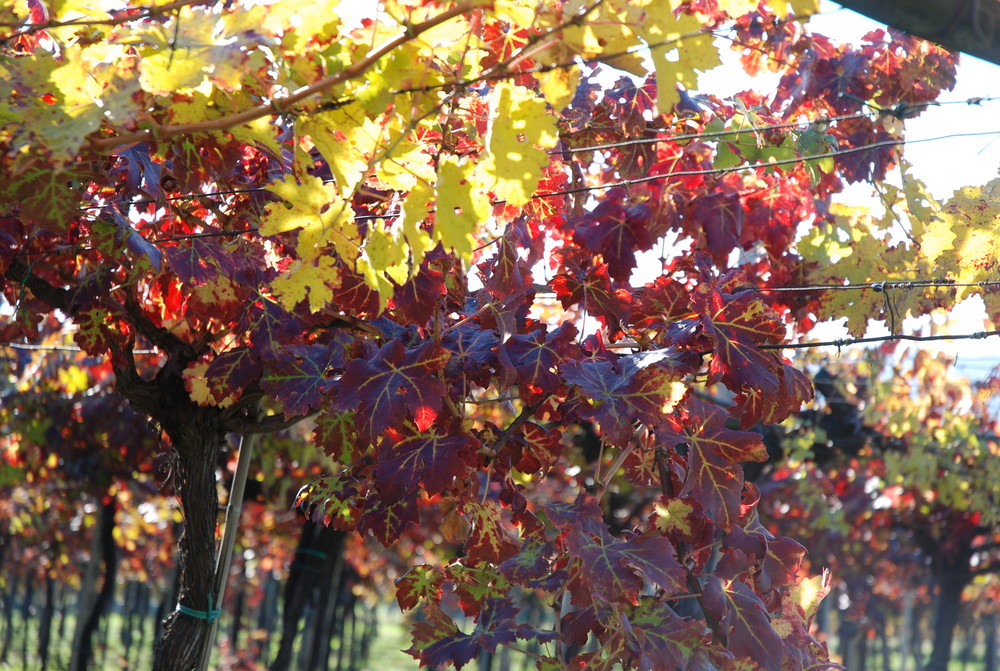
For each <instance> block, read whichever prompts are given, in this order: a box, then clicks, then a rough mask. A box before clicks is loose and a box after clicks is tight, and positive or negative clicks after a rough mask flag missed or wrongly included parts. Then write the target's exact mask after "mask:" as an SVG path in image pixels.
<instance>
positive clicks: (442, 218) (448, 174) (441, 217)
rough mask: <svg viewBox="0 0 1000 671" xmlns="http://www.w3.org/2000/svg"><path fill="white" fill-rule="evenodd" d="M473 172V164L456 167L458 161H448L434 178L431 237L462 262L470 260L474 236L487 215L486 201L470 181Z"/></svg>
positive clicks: (450, 158)
mask: <svg viewBox="0 0 1000 671" xmlns="http://www.w3.org/2000/svg"><path fill="white" fill-rule="evenodd" d="M474 169H475V164H474V163H471V162H467V163H465V164H464V165H459V163H458V159H456V158H454V157H449V158H447V159H445V160H444V161H442V162H441V165H440V172H439V174H438V183H437V209H436V213H435V215H434V237H435V239H437V240H440V241H441V243H442V244H443V245H444V246H445V248H446V249H454V250H455V252H456V253H457V254H458V255H459V256H461V257H462V258H463V259H469V258H471V256H472V248H473V246H474V245H475V242H476V232H477V231H479V229H480V227H481V226H482V225H483V224H485V223H486V220H487V219H488V218H489V216H490V212H491V207H490V201H489V198H488V197H487V195H486V194H485V193H483V192H482V191H481V190H480V188H479V185H478V184H477V182H476V180H475V178H474V177H473V171H474Z"/></svg>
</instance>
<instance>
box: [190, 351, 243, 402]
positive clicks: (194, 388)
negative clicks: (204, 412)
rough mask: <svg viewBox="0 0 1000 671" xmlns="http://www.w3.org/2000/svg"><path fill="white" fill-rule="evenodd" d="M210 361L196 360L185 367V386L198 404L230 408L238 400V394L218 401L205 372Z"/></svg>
mask: <svg viewBox="0 0 1000 671" xmlns="http://www.w3.org/2000/svg"><path fill="white" fill-rule="evenodd" d="M209 365H210V364H209V362H208V361H195V362H194V363H190V364H188V366H187V368H185V369H184V374H183V377H184V387H185V388H186V389H187V392H188V394H190V396H191V400H192V401H194V402H195V403H197V404H198V405H215V406H218V407H220V408H228V407H229V406H231V405H232V404H233V402H234V401H235V400H236V395H235V394H233V395H230V396H227V397H225V398H224V399H222V400H221V401H219V402H216V400H215V396H214V394H212V390H211V389H209V388H208V382H207V381H206V380H205V373H206V372H208V366H209Z"/></svg>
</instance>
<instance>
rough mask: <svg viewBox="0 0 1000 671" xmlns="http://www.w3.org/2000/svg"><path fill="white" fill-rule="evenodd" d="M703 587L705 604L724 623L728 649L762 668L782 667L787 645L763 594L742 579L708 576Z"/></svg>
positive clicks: (777, 670) (764, 670) (767, 670)
mask: <svg viewBox="0 0 1000 671" xmlns="http://www.w3.org/2000/svg"><path fill="white" fill-rule="evenodd" d="M703 590H704V592H703V594H704V598H703V599H702V603H703V606H704V608H705V609H706V611H707V612H708V613H709V614H710V615H711V616H712V617H713V618H715V619H716V620H717V621H718V622H719V623H720V624H721V625H722V627H724V631H723V634H724V635H728V642H729V651H730V652H732V653H733V654H734V655H736V656H737V657H741V658H744V659H749V660H751V661H753V662H754V663H756V664H757V666H758V667H759V668H760V669H761V671H781V662H782V660H783V659H784V657H785V646H784V644H783V642H782V640H781V637H779V636H778V634H777V633H776V632H775V631H774V628H773V627H771V618H770V616H769V615H768V613H767V608H765V606H764V602H763V601H761V600H760V597H759V596H757V594H755V593H754V591H753V590H752V589H750V587H749V586H747V585H746V584H745V583H743V582H740V581H739V580H736V581H733V582H731V583H729V584H728V585H727V584H726V583H724V582H723V581H721V580H719V579H718V578H714V577H709V578H706V579H705V582H704V586H703Z"/></svg>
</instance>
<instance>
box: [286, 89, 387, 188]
mask: <svg viewBox="0 0 1000 671" xmlns="http://www.w3.org/2000/svg"><path fill="white" fill-rule="evenodd" d="M295 132H296V134H297V135H308V136H309V138H310V139H311V140H312V142H313V144H314V145H316V148H317V149H319V153H320V154H322V155H323V158H325V159H326V162H327V163H328V164H329V165H330V172H332V173H333V177H334V179H336V180H337V187H338V188H339V190H340V193H341V195H343V196H345V197H347V196H350V195H351V194H353V193H354V191H355V189H356V188H357V187H358V185H359V184H360V183H361V180H362V179H363V178H364V176H365V175H366V174H367V173H368V171H369V169H370V168H371V165H372V162H373V159H374V157H375V154H376V152H378V150H379V145H380V141H381V138H382V135H383V131H382V127H381V125H380V124H378V123H377V122H375V121H372V120H371V119H369V118H368V117H367V116H366V115H365V113H364V110H362V109H361V108H360V107H359V106H358V105H347V106H345V107H341V108H339V109H336V110H332V111H330V112H321V113H319V114H313V115H310V116H308V117H300V118H299V120H298V122H296V124H295Z"/></svg>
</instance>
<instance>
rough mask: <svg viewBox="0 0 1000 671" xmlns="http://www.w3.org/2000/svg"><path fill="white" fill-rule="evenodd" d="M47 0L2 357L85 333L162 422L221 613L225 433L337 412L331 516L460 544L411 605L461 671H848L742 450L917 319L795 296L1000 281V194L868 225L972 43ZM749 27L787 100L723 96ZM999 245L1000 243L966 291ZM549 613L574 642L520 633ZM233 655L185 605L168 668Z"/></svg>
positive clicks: (7, 272) (3, 241)
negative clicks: (897, 227)
mask: <svg viewBox="0 0 1000 671" xmlns="http://www.w3.org/2000/svg"><path fill="white" fill-rule="evenodd" d="M7 4H8V5H9V6H8V8H7V9H8V10H9V13H12V14H13V15H14V16H17V17H18V19H17V21H16V22H15V23H16V25H13V26H10V28H9V29H10V31H11V32H10V34H9V36H8V37H7V39H5V40H4V42H3V47H2V49H3V51H2V58H0V74H2V76H0V96H2V97H3V99H4V108H3V110H2V111H0V115H2V117H0V118H2V120H3V125H2V127H0V146H2V148H3V151H2V153H0V165H2V170H3V175H4V176H5V180H4V182H3V184H2V185H0V271H2V277H3V284H2V288H3V292H4V294H3V295H4V297H5V299H6V302H7V305H8V306H9V308H10V309H9V310H8V314H10V315H11V317H12V318H11V319H10V320H9V322H8V323H7V324H6V325H4V326H3V328H2V330H0V342H28V343H41V342H53V340H54V339H56V338H59V337H61V336H63V335H65V336H67V337H68V335H69V334H72V338H73V339H74V340H75V342H76V343H77V344H78V345H79V347H80V348H82V349H83V350H84V352H85V353H86V354H88V355H90V356H92V357H106V359H104V360H105V361H107V362H109V364H105V366H108V365H110V368H111V371H113V373H114V376H115V379H116V385H117V389H118V391H119V392H120V393H121V394H122V395H123V396H124V397H125V398H126V399H127V400H128V401H129V403H130V404H131V405H132V406H133V407H134V408H135V409H136V410H138V411H140V412H142V413H146V414H148V415H149V416H151V417H152V418H153V419H154V420H155V421H156V422H157V423H158V425H159V426H160V428H161V429H162V432H163V435H164V437H165V439H166V441H167V442H168V444H169V445H170V446H171V447H172V449H173V454H174V459H176V461H177V468H178V472H179V473H180V476H181V477H180V478H179V480H178V484H177V492H178V494H179V496H180V497H181V500H182V502H183V503H184V511H185V516H186V520H187V525H188V526H187V529H186V531H185V537H184V539H182V541H181V543H182V545H181V549H182V555H183V560H184V586H183V591H182V594H181V600H182V601H183V602H184V603H186V604H188V605H189V607H191V608H207V607H209V606H208V605H207V604H208V603H210V598H211V596H210V594H209V593H208V592H209V590H210V584H211V583H210V582H209V581H208V580H207V578H206V575H207V574H208V573H210V571H209V569H208V567H207V566H206V565H205V562H206V561H207V560H206V559H205V557H203V556H202V555H205V556H207V557H209V558H210V557H211V556H212V554H213V551H214V538H213V533H214V525H213V520H214V519H215V517H214V515H215V513H214V510H215V491H214V487H215V482H214V471H213V469H214V464H215V460H216V457H217V453H218V450H219V446H220V445H221V442H222V439H223V438H224V436H225V434H226V433H227V432H242V433H267V432H276V431H280V430H282V429H285V428H287V427H288V426H290V425H292V424H294V423H296V422H298V421H300V420H302V419H304V418H306V417H311V418H312V420H313V421H314V422H315V430H314V434H313V438H314V442H315V445H316V446H317V448H319V449H322V450H323V451H324V452H325V454H326V455H327V456H328V457H329V458H330V459H331V460H332V462H333V469H332V471H331V473H330V474H329V475H327V476H326V477H323V478H321V479H319V480H317V481H315V482H313V483H312V484H309V485H308V486H306V487H304V488H303V490H302V491H301V493H300V495H299V500H298V501H297V503H300V504H305V505H309V506H312V510H313V515H314V516H315V518H316V519H318V520H324V521H325V522H327V523H328V524H332V525H335V526H337V527H338V528H340V529H345V530H352V531H354V530H356V531H358V532H360V533H362V534H370V535H371V536H372V537H374V538H375V539H377V540H378V541H380V542H381V543H382V544H384V545H386V546H391V545H393V544H394V543H395V542H397V541H398V540H399V539H401V538H410V539H411V540H412V544H411V545H409V546H408V547H411V548H412V547H419V548H422V549H421V551H420V557H422V559H421V558H420V557H417V556H414V557H413V562H414V564H415V568H414V569H413V570H412V571H411V572H410V573H408V574H407V575H406V576H405V577H403V578H402V579H401V580H400V581H399V582H398V585H397V589H398V601H399V603H400V605H401V606H402V607H403V608H404V609H412V608H417V607H420V608H421V609H422V612H423V614H424V620H423V621H422V622H421V623H419V624H418V625H416V627H415V629H414V641H413V646H412V648H411V653H412V654H413V655H414V656H416V657H418V658H419V659H420V660H421V662H422V663H424V664H427V665H438V664H449V663H450V664H454V665H455V666H458V667H461V666H462V665H464V664H466V663H468V662H469V661H470V660H472V659H473V658H474V657H475V656H476V655H477V654H479V651H481V650H484V649H485V650H494V649H496V647H497V646H501V645H504V646H510V647H514V648H515V649H517V648H519V646H521V645H523V644H524V643H522V642H524V641H528V642H534V643H536V644H539V645H540V646H541V648H540V649H542V650H543V651H545V652H543V653H542V654H540V655H539V656H538V668H540V669H554V668H564V665H570V666H574V667H579V666H586V667H587V668H592V669H605V668H606V669H611V668H614V667H615V665H623V666H625V667H629V668H676V669H692V670H694V669H709V668H721V669H732V670H736V669H751V668H753V669H764V670H765V671H787V670H792V669H807V668H809V669H816V668H827V667H830V666H831V665H830V663H829V662H828V661H827V654H826V651H825V649H824V647H823V646H822V645H820V644H819V643H818V642H816V641H815V640H814V639H813V638H812V637H811V636H810V634H809V625H810V621H811V618H812V616H813V614H814V613H815V610H816V607H817V603H818V600H819V598H820V597H821V596H822V594H824V593H825V590H826V589H827V582H826V578H825V577H824V576H817V577H813V578H807V579H803V578H801V577H800V576H798V567H799V564H800V561H801V559H802V557H803V554H804V549H803V548H802V546H800V545H799V544H798V543H796V542H795V541H793V540H791V539H788V538H784V537H776V536H775V535H773V534H772V533H771V532H770V531H769V530H768V529H767V528H765V527H764V525H762V523H761V522H760V519H759V518H758V515H757V505H758V502H759V499H760V492H759V490H758V489H757V488H756V487H755V486H754V485H753V483H750V482H746V481H745V479H744V475H743V466H742V464H743V463H744V462H759V461H764V460H766V459H767V451H766V449H765V446H764V443H763V441H762V438H761V436H760V434H759V433H758V432H756V431H754V430H753V429H754V427H757V426H758V425H760V424H771V423H776V422H781V421H782V420H784V419H785V418H787V417H789V416H790V415H791V414H793V413H796V412H797V411H798V410H799V409H800V408H801V406H802V404H803V403H804V402H806V401H808V400H810V399H811V397H812V385H811V383H810V380H809V378H808V377H807V376H806V375H805V374H804V373H803V372H802V371H800V370H798V369H797V368H796V367H794V366H793V365H792V364H791V363H790V362H789V361H788V360H787V359H786V358H784V356H783V355H782V352H781V350H782V345H783V344H785V343H786V342H787V337H788V334H789V333H790V332H792V333H796V332H798V333H802V332H807V331H808V330H809V329H810V328H811V327H812V325H813V324H814V323H815V321H816V320H817V319H823V318H826V317H828V316H836V317H841V316H847V317H848V318H849V321H850V323H851V326H852V329H853V330H855V331H857V330H858V329H861V328H862V327H863V325H864V324H865V323H867V319H868V318H869V317H877V316H878V312H877V310H873V309H872V307H873V306H871V305H868V304H864V303H849V304H845V303H843V302H837V301H838V300H839V299H840V296H838V295H836V294H835V293H833V294H829V295H822V294H819V295H818V294H810V295H807V296H806V297H805V298H803V297H802V296H801V295H798V296H795V297H794V298H790V296H792V294H788V293H780V292H773V291H767V290H768V289H775V288H781V287H786V286H789V285H796V284H801V283H804V282H808V281H818V280H819V279H820V278H822V280H824V281H826V280H827V279H830V280H831V281H832V279H833V278H839V281H842V280H843V278H845V277H846V278H847V279H848V280H853V281H867V280H869V279H871V278H877V277H880V276H885V277H886V278H887V279H889V278H893V277H896V275H894V273H896V274H897V275H898V276H899V277H901V278H902V277H905V275H904V274H903V273H905V272H910V271H912V270H913V269H914V268H916V267H917V265H916V264H918V263H923V264H925V265H924V266H921V267H924V268H931V267H934V266H933V264H939V265H940V264H945V265H940V267H941V268H943V270H945V271H949V272H952V273H953V275H954V277H955V278H956V279H961V280H968V281H981V280H982V279H983V278H984V277H986V275H985V274H984V273H987V272H993V273H995V270H993V269H991V270H989V271H987V270H985V268H987V267H988V266H989V263H987V262H988V261H989V260H990V259H993V260H994V261H995V259H994V258H993V257H994V256H995V255H996V249H994V246H991V245H992V243H991V242H990V240H992V238H990V239H989V240H986V239H983V236H990V235H992V233H986V232H982V231H981V230H980V229H975V230H973V229H972V228H968V227H967V224H966V222H965V221H964V220H962V221H961V222H960V220H961V219H962V217H963V216H965V215H966V214H967V213H968V212H969V211H971V210H976V211H977V212H979V213H980V214H978V215H977V216H980V217H987V218H991V217H994V216H995V215H994V214H993V213H992V211H989V212H983V211H982V209H981V208H978V206H977V203H979V202H980V201H982V199H983V198H984V197H985V196H983V194H984V193H985V192H984V191H969V192H968V193H967V194H964V195H961V196H958V197H956V199H955V200H953V201H951V202H950V203H948V204H944V205H937V204H936V203H932V202H931V201H930V200H928V199H927V198H924V197H923V196H922V194H921V192H920V190H919V188H918V185H915V183H913V182H912V181H907V182H906V186H905V188H904V189H902V190H899V191H894V192H892V196H893V198H896V197H897V196H898V198H899V199H900V200H905V201H906V202H907V204H908V207H909V212H910V216H911V217H912V220H913V225H912V231H913V236H912V237H911V238H910V240H909V242H905V243H899V244H893V243H891V242H890V241H889V238H888V236H886V235H884V234H882V229H880V228H878V226H877V225H875V224H872V225H871V226H867V227H866V226H863V225H861V224H860V223H859V221H858V219H856V218H855V219H851V218H850V215H849V214H847V213H845V212H843V211H841V210H838V209H836V208H834V207H831V206H830V204H829V203H830V197H831V196H832V195H834V194H836V193H837V192H839V191H840V190H841V189H842V188H843V186H844V184H845V182H859V181H876V182H881V180H882V179H883V178H884V177H885V175H886V174H887V172H889V171H890V170H892V169H893V168H894V167H895V166H896V165H897V164H898V163H899V144H900V143H901V139H902V137H903V124H902V123H901V120H902V119H903V118H904V117H905V116H907V115H909V114H916V113H919V111H920V110H921V109H922V106H924V105H926V104H928V103H930V102H932V101H933V100H934V99H935V98H936V97H937V96H938V94H939V92H940V91H941V90H943V89H948V88H950V87H951V85H952V84H953V79H954V59H953V57H952V55H951V54H949V53H947V52H946V51H943V50H941V49H939V48H937V47H934V46H933V45H930V44H928V43H924V42H921V41H918V40H916V39H913V38H910V37H907V36H905V35H901V34H898V33H893V32H890V33H888V34H887V33H885V32H882V31H876V32H874V33H871V34H869V35H867V36H866V37H865V39H864V41H863V42H862V44H860V45H859V46H857V47H845V46H840V45H835V44H833V43H832V42H831V41H830V40H828V39H826V38H823V37H821V36H818V35H813V34H811V33H809V32H808V30H807V29H806V27H805V26H806V24H805V19H806V18H807V17H808V15H809V14H810V13H812V12H814V11H815V9H816V7H815V4H814V3H813V2H810V1H809V0H796V1H792V2H786V1H784V0H773V1H771V2H767V3H764V2H761V3H758V2H756V1H750V0H691V1H688V2H663V1H659V0H629V1H627V0H596V1H595V2H591V3H586V2H578V1H574V0H568V1H565V2H563V1H558V0H551V1H549V0H545V1H543V2H534V1H533V0H532V1H531V2H527V1H525V0H495V2H492V3H486V2H475V1H472V2H460V3H457V2H448V1H441V2H420V1H416V0H406V1H400V0H389V1H386V2H383V3H382V7H381V9H380V11H379V12H378V13H377V15H374V14H373V15H372V16H369V17H364V18H363V19H361V20H358V21H355V20H351V19H349V18H348V17H347V16H344V15H342V14H341V13H340V12H339V10H338V7H337V2H335V1H334V0H326V1H324V2H316V3H313V4H311V5H310V6H309V7H308V8H306V7H303V6H302V5H301V4H300V3H292V2H276V3H273V4H265V3H262V4H255V5H253V6H247V5H242V4H239V3H233V4H217V3H214V2H206V1H203V0H181V1H178V2H171V3H166V4H152V5H131V4H129V5H122V6H121V7H119V8H117V9H115V10H114V11H111V12H108V11H105V10H98V9H96V8H95V7H94V6H93V4H92V3H89V2H87V1H86V0H71V1H67V2H59V3H49V4H45V3H42V2H41V0H19V1H17V2H8V3H7ZM723 38H724V40H728V41H730V42H732V44H733V45H734V47H735V48H736V50H737V53H738V58H739V61H740V63H741V65H742V67H743V68H744V69H745V70H746V72H748V73H749V74H751V75H756V74H759V73H762V72H770V73H772V74H773V75H774V76H775V77H776V78H777V79H778V81H779V82H780V85H779V87H778V89H777V91H776V92H775V93H774V94H773V95H771V96H763V95H761V94H758V93H754V92H749V91H748V92H743V93H740V94H738V95H736V96H734V97H732V98H730V99H725V100H723V99H720V98H718V97H715V96H712V95H696V94H695V91H696V90H697V89H698V76H699V73H700V72H704V71H707V70H709V69H711V68H714V67H716V66H718V65H720V64H721V63H722V55H721V54H720V49H721V47H720V45H721V44H723ZM977 199H979V200H977ZM982 202H985V201H982ZM928 213H930V216H928ZM991 221H992V219H991ZM800 233H802V235H803V237H802V238H801V241H799V242H796V240H797V239H798V237H799V234H800ZM872 241H876V242H878V244H879V245H882V246H889V247H890V249H889V252H890V253H889V254H887V255H884V256H881V257H879V261H878V264H881V265H877V264H876V262H875V259H874V257H873V255H872V252H871V251H869V250H874V249H876V248H874V247H870V245H871V243H872ZM866 245H867V246H868V247H866ZM973 248H974V249H976V250H978V251H977V252H976V253H978V254H981V255H982V254H985V255H987V256H989V255H993V256H990V257H989V258H986V257H983V263H978V264H976V265H975V268H978V269H981V270H963V269H964V268H966V265H965V257H966V255H967V254H968V253H969V252H968V251H966V250H969V249H973ZM657 251H659V263H660V265H661V269H662V271H661V272H660V273H658V277H655V279H653V280H652V281H650V282H648V283H643V282H642V281H641V280H637V279H635V278H636V271H637V268H638V267H639V264H640V258H645V259H650V258H651V257H652V256H653V255H654V254H656V252H657ZM977 258H979V257H977ZM993 268H995V264H994V266H993ZM824 273H828V274H829V275H830V277H829V278H826V277H825V276H824ZM922 300H923V301H924V302H923V303H918V304H914V306H912V309H914V310H916V309H921V308H924V307H935V306H938V305H941V304H942V301H943V300H944V298H943V297H942V296H940V295H938V296H937V297H935V296H928V297H925V298H924V299H922ZM905 307H906V308H910V307H911V306H910V305H907V306H905ZM595 322H596V327H595ZM69 324H72V327H70V326H69ZM789 329H791V331H789ZM95 365H96V364H95ZM26 384H27V383H26ZM705 390H715V393H716V396H717V397H719V396H723V395H727V396H728V398H731V403H723V404H720V403H716V402H711V401H710V400H706V393H705ZM594 427H596V433H595V430H594ZM588 432H589V433H588ZM574 435H576V436H582V437H583V438H586V437H587V436H590V437H591V438H592V441H594V444H592V445H591V446H590V448H591V449H590V450H589V451H588V450H587V449H584V450H580V449H578V448H579V445H576V444H574V442H573V436H574ZM595 445H596V447H595ZM147 458H151V457H147ZM137 461H141V459H138V460H137ZM12 464H13V465H9V466H8V468H27V465H26V464H25V463H24V462H18V461H17V460H13V461H12ZM138 468H139V466H138V464H137V465H136V469H138ZM612 500H615V501H617V503H612ZM623 501H628V502H630V506H631V509H629V506H625V505H623V504H622V502H623ZM196 520H200V522H197V523H195V521H196ZM443 541H447V543H446V544H445V546H447V547H451V546H453V547H454V548H455V550H454V551H453V552H452V551H449V550H445V549H441V547H438V546H441V544H442V542H443ZM424 560H427V562H426V563H423V561H424ZM523 594H536V595H538V596H540V597H541V598H542V599H543V600H544V601H545V602H546V603H549V604H551V605H552V606H553V614H554V622H555V625H554V626H553V627H551V628H549V629H545V628H538V627H533V626H528V625H525V624H522V623H520V621H519V620H518V608H517V597H518V596H519V595H523ZM452 600H457V603H458V604H459V606H460V609H461V612H462V613H463V614H464V615H465V616H466V617H468V618H472V620H473V621H474V622H475V629H474V630H473V631H472V632H471V633H466V632H464V631H461V630H460V629H459V628H458V626H457V625H456V621H455V618H454V617H453V616H454V615H455V613H454V612H452V611H451V610H449V608H448V607H447V604H448V603H451V601H452ZM692 601H695V602H697V604H698V607H697V608H691V609H687V608H685V607H683V604H684V603H690V602H692ZM206 638H207V628H206V626H205V623H204V622H201V621H198V620H196V619H192V618H189V617H187V616H186V615H184V614H183V613H175V614H174V615H173V616H172V617H171V624H170V626H168V629H167V633H166V634H165V639H164V643H163V647H162V649H161V659H160V661H158V664H161V665H162V664H163V663H164V662H163V661H162V660H163V659H171V660H172V661H174V660H182V662H181V666H183V667H184V668H193V666H194V662H193V661H191V660H193V659H195V658H196V657H197V655H198V651H199V650H200V649H201V647H203V646H204V645H206V644H207V643H206ZM594 641H597V642H599V644H600V645H599V646H594V645H593V642H594ZM159 668H166V667H162V666H161V667H159ZM176 668H180V667H176Z"/></svg>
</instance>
